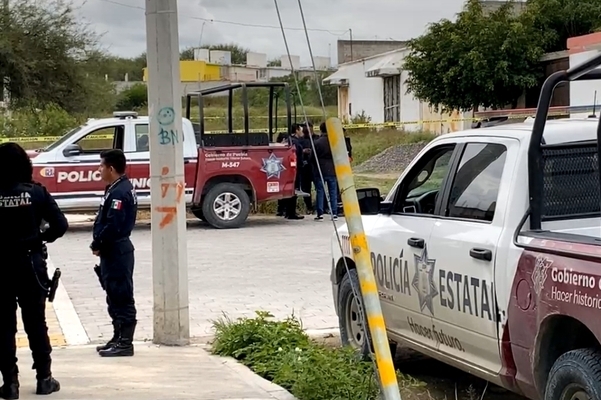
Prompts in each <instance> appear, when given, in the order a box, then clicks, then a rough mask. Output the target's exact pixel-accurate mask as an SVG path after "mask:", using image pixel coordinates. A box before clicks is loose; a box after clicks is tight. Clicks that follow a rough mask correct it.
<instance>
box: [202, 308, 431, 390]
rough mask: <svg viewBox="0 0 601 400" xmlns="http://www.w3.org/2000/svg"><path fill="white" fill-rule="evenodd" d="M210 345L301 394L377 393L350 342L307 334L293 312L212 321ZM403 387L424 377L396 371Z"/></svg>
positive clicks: (369, 366)
mask: <svg viewBox="0 0 601 400" xmlns="http://www.w3.org/2000/svg"><path fill="white" fill-rule="evenodd" d="M214 327H215V331H216V333H215V340H214V342H213V346H212V350H213V353H214V354H217V355H220V356H227V357H233V358H235V359H236V360H238V361H240V362H241V363H242V364H244V365H246V366H247V367H249V368H250V369H252V370H253V371H254V372H255V373H257V374H258V375H260V376H262V377H263V378H265V379H268V380H270V381H272V382H274V383H275V384H277V385H279V386H281V387H283V388H285V389H286V390H288V391H289V392H290V393H292V394H293V395H294V396H295V397H296V398H298V399H299V400H343V399H345V400H347V399H353V400H371V399H374V400H375V399H377V398H378V396H379V387H378V383H377V381H376V374H375V368H374V365H373V363H372V362H366V361H362V360H361V359H359V358H358V356H357V354H356V353H355V352H354V351H353V350H352V349H348V348H332V347H329V346H325V345H323V344H319V343H316V342H314V341H313V340H311V338H309V336H307V334H306V333H305V332H304V330H303V329H302V326H301V323H300V322H299V321H298V319H296V318H295V317H294V316H292V317H289V318H287V319H286V320H284V321H275V320H273V319H272V315H271V314H269V313H267V312H261V311H259V312H257V316H256V317H255V318H241V319H238V320H236V321H232V320H231V319H229V318H227V316H226V317H224V318H222V319H220V320H218V321H215V322H214ZM398 378H399V384H400V386H401V388H403V389H407V388H412V387H421V386H423V383H422V382H420V381H418V380H416V379H413V378H411V377H407V376H404V375H402V374H400V373H399V374H398Z"/></svg>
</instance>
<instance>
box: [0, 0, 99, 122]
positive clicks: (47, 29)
mask: <svg viewBox="0 0 601 400" xmlns="http://www.w3.org/2000/svg"><path fill="white" fill-rule="evenodd" d="M95 45H96V38H95V36H94V34H93V33H91V32H90V31H88V30H87V29H86V27H85V26H84V25H83V24H82V23H81V22H80V19H79V18H78V16H77V15H76V14H75V12H74V11H73V7H72V5H71V2H70V1H67V0H14V1H11V2H10V8H9V9H8V10H6V11H5V12H3V13H0V76H4V77H6V78H8V85H7V89H8V92H9V95H10V98H11V105H12V106H16V107H21V106H31V105H33V106H38V107H40V106H41V107H43V106H44V105H45V104H48V103H54V104H56V105H58V106H60V107H61V108H63V109H65V110H67V111H69V112H79V113H85V112H89V111H90V110H91V109H92V108H95V107H96V104H94V103H95V102H96V101H97V100H98V97H99V96H100V97H102V100H103V101H109V97H110V95H111V94H110V90H108V85H107V84H105V83H104V82H103V81H102V80H101V79H100V77H98V76H93V75H92V74H90V73H89V69H88V68H87V58H88V56H90V54H92V53H93V54H94V55H95V52H94V47H95ZM109 103H110V101H109ZM107 107H109V108H110V105H108V106H107Z"/></svg>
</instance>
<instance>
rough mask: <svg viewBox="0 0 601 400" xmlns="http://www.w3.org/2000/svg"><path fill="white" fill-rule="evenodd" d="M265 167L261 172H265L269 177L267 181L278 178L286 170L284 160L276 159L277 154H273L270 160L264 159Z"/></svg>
mask: <svg viewBox="0 0 601 400" xmlns="http://www.w3.org/2000/svg"><path fill="white" fill-rule="evenodd" d="M262 160H263V167H261V172H265V174H266V175H267V179H270V178H278V179H280V176H281V174H282V172H283V171H285V170H286V168H285V167H284V165H283V162H282V161H283V160H284V159H283V158H281V157H276V155H275V154H273V153H271V155H270V156H269V157H268V158H263V159H262Z"/></svg>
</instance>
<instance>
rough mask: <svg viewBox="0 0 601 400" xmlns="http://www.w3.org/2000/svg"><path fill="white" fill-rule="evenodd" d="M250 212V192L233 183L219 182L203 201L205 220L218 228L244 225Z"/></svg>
mask: <svg viewBox="0 0 601 400" xmlns="http://www.w3.org/2000/svg"><path fill="white" fill-rule="evenodd" d="M249 213H250V199H249V198H248V194H246V192H245V191H244V189H242V187H240V185H236V184H233V183H218V184H217V185H215V186H213V187H212V188H211V189H210V190H209V192H208V193H207V194H206V196H205V198H204V200H203V202H202V214H203V216H204V218H205V221H206V222H207V223H208V224H209V225H211V226H213V227H215V228H218V229H232V228H239V227H240V226H242V224H243V223H244V221H246V219H247V218H248V214H249Z"/></svg>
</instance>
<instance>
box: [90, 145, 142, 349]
mask: <svg viewBox="0 0 601 400" xmlns="http://www.w3.org/2000/svg"><path fill="white" fill-rule="evenodd" d="M100 157H101V160H102V161H101V163H100V168H99V170H100V175H101V177H102V180H103V181H104V182H106V183H107V184H108V186H107V187H106V190H105V192H104V198H103V201H102V204H101V205H100V209H99V210H98V215H97V216H96V220H95V221H94V233H93V241H92V244H91V245H90V249H91V250H92V252H93V253H94V255H96V256H98V257H100V277H101V279H102V286H103V287H104V289H105V291H106V302H107V305H108V313H109V316H110V317H111V320H112V323H113V337H112V338H111V339H110V340H109V342H108V343H107V344H106V345H104V346H98V347H97V348H96V350H97V351H98V353H99V354H100V356H102V357H123V356H133V355H134V346H133V343H132V342H133V338H134V332H135V329H136V323H137V320H136V305H135V301H134V283H133V273H134V246H133V244H132V242H131V240H130V235H131V232H132V230H133V229H134V225H135V224H136V215H137V211H138V200H137V196H136V191H135V190H134V187H133V185H132V184H131V182H130V181H129V179H128V178H127V176H126V175H125V168H126V165H125V164H126V161H125V155H124V154H123V152H122V151H121V150H107V151H104V152H102V153H101V154H100Z"/></svg>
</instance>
